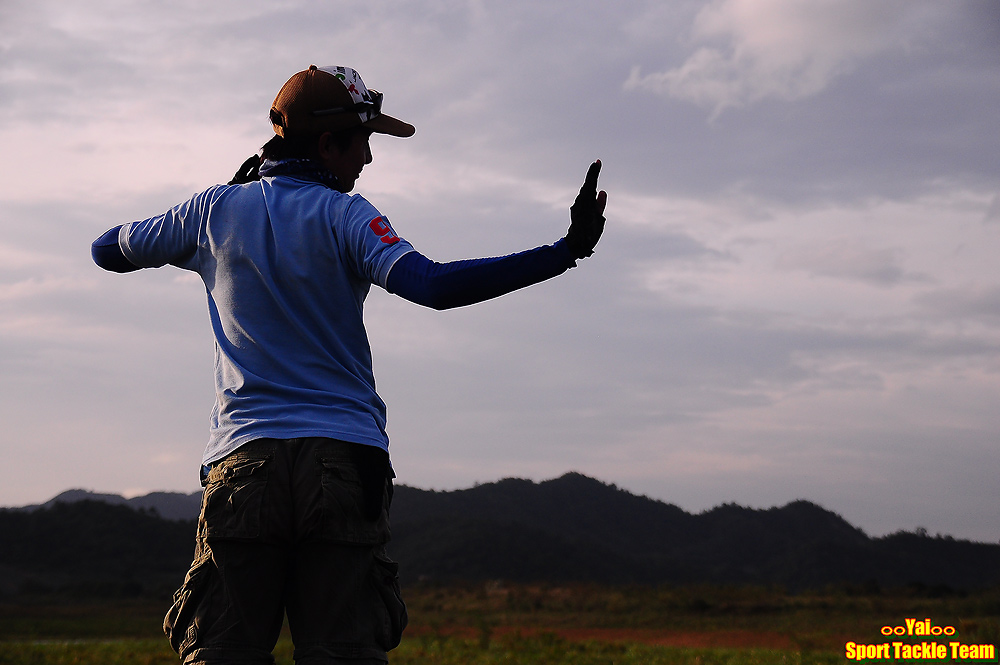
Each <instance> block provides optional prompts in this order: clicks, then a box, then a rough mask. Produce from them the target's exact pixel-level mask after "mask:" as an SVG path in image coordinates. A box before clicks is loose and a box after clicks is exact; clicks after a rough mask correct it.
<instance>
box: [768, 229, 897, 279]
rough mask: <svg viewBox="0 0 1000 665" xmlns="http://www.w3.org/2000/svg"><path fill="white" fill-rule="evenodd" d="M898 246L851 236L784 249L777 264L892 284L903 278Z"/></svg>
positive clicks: (817, 273)
mask: <svg viewBox="0 0 1000 665" xmlns="http://www.w3.org/2000/svg"><path fill="white" fill-rule="evenodd" d="M900 254H901V251H900V250H899V249H893V248H882V249H874V248H871V247H868V246H866V245H865V244H863V243H861V242H859V241H857V240H854V239H848V238H842V239H832V240H829V241H825V242H824V243H823V244H820V245H812V246H808V247H797V248H794V249H789V250H788V251H786V252H784V253H782V254H781V255H780V256H779V257H778V259H777V262H776V263H777V267H778V268H780V269H785V270H804V271H806V272H809V273H811V274H813V275H821V276H824V277H835V278H840V279H851V280H858V281H861V282H865V283H867V284H871V285H874V286H892V285H894V284H898V283H899V282H900V281H902V280H903V278H904V276H905V275H904V272H903V269H902V268H901V267H900V265H899V264H900Z"/></svg>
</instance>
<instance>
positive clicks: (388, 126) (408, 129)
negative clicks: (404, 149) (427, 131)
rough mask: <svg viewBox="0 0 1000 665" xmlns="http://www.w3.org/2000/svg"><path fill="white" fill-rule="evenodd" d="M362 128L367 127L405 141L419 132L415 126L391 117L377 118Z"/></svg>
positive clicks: (382, 116) (380, 116)
mask: <svg viewBox="0 0 1000 665" xmlns="http://www.w3.org/2000/svg"><path fill="white" fill-rule="evenodd" d="M362 127H366V128H368V129H370V130H372V131H373V132H376V133H378V134H388V135H389V136H398V137H400V138H404V139H405V138H409V137H410V136H413V134H414V133H415V132H416V131H417V130H416V128H415V127H414V126H413V125H411V124H409V123H406V122H403V121H402V120H397V119H396V118H393V117H392V116H391V115H378V116H375V117H374V118H372V119H371V120H369V121H368V122H366V123H362Z"/></svg>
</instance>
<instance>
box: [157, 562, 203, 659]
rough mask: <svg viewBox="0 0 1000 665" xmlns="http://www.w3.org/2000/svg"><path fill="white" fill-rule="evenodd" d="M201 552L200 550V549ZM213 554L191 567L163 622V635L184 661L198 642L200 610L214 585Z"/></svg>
mask: <svg viewBox="0 0 1000 665" xmlns="http://www.w3.org/2000/svg"><path fill="white" fill-rule="evenodd" d="M199 549H200V548H199ZM212 570H213V566H212V555H211V553H210V552H209V551H208V550H207V549H205V550H201V554H200V555H199V556H198V557H197V558H196V559H195V560H194V562H193V563H192V564H191V569H190V570H189V571H188V573H187V575H185V577H184V583H183V584H182V585H181V588H180V589H178V590H177V591H176V592H175V593H174V598H173V605H171V606H170V609H169V610H168V611H167V615H166V616H165V617H164V619H163V633H164V634H165V635H166V636H167V640H168V641H169V642H170V646H171V647H172V648H173V650H174V651H175V652H177V653H178V654H179V655H180V656H181V657H182V658H183V657H184V655H185V654H186V653H187V652H189V651H190V650H191V649H193V648H195V645H196V643H197V641H198V633H199V629H200V628H204V627H203V626H199V623H200V619H199V608H201V606H202V603H203V601H204V599H205V598H206V597H207V596H208V595H209V586H210V585H211V584H212V582H213V575H212Z"/></svg>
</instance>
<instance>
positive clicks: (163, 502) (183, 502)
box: [20, 489, 201, 520]
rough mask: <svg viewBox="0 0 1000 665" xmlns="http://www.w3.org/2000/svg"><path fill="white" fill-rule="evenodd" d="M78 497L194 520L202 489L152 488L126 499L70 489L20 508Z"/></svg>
mask: <svg viewBox="0 0 1000 665" xmlns="http://www.w3.org/2000/svg"><path fill="white" fill-rule="evenodd" d="M79 501H98V502H101V503H108V504H111V505H114V506H128V507H129V508H135V509H138V510H145V511H152V512H154V513H155V514H157V515H159V516H160V517H162V518H163V519H167V520H193V519H197V518H198V513H199V512H200V511H201V491H198V492H192V493H191V494H184V493H183V492H152V493H150V494H144V495H142V496H137V497H133V498H131V499H126V498H125V497H123V496H120V495H118V494H98V493H96V492H91V491H90V490H81V489H72V490H66V491H65V492H61V493H59V494H57V495H56V496H54V497H52V498H51V499H49V500H48V501H46V502H45V503H43V504H39V505H32V506H23V507H21V508H20V510H27V511H32V510H37V509H39V508H51V507H52V506H54V505H56V504H57V503H77V502H79Z"/></svg>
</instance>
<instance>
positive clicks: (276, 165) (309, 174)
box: [260, 159, 338, 189]
mask: <svg viewBox="0 0 1000 665" xmlns="http://www.w3.org/2000/svg"><path fill="white" fill-rule="evenodd" d="M279 175H286V176H290V177H292V178H297V179H299V180H308V181H309V182H318V183H320V184H321V185H326V186H327V187H329V188H330V189H336V188H337V184H338V183H337V176H335V175H333V174H332V173H330V171H328V170H327V169H326V167H324V166H323V165H322V164H320V163H319V162H317V161H316V160H313V159H279V160H277V161H271V160H269V159H265V160H264V161H263V163H262V164H261V165H260V177H262V178H273V177H275V176H279Z"/></svg>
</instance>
